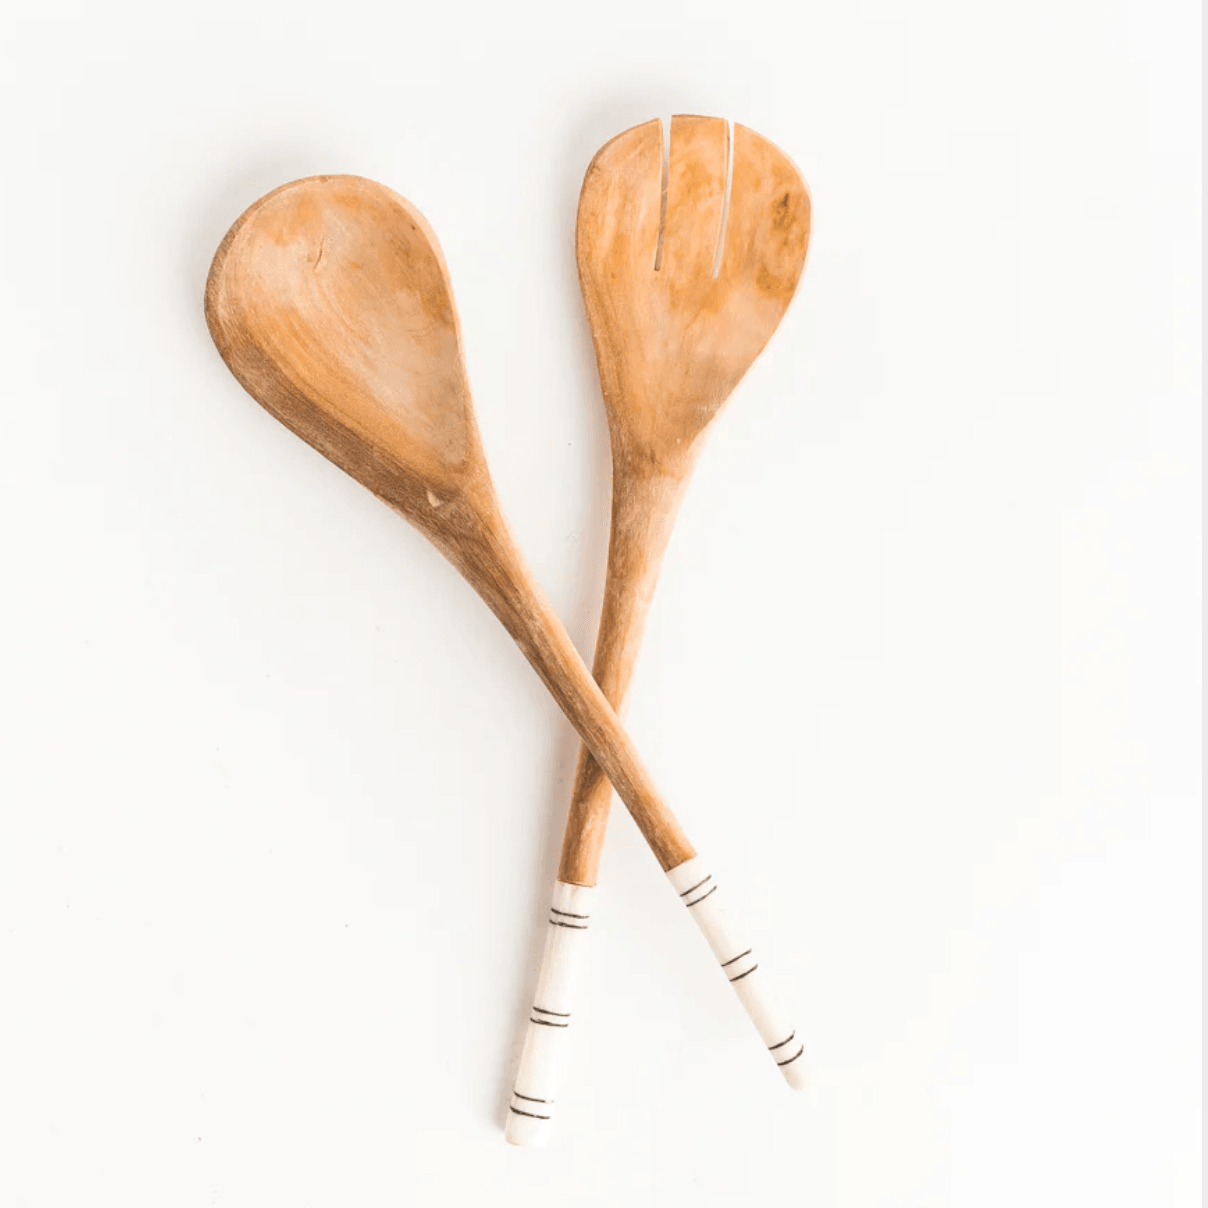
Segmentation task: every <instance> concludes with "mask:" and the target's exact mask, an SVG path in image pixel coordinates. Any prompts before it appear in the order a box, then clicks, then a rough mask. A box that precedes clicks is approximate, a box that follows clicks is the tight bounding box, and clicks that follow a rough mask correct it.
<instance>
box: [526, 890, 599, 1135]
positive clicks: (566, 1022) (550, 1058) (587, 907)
mask: <svg viewBox="0 0 1208 1208" xmlns="http://www.w3.org/2000/svg"><path fill="white" fill-rule="evenodd" d="M594 894H595V890H594V889H588V888H587V887H586V886H583V885H567V884H566V883H565V882H563V881H555V882H554V900H553V902H552V904H551V905H550V911H549V927H548V934H547V935H546V937H545V953H544V955H543V956H542V958H541V974H540V976H539V977H538V979H537V995H536V998H535V999H534V1001H533V1009H532V1011H531V1012H530V1014H529V1024H528V1032H527V1033H526V1034H525V1037H524V1051H523V1052H522V1053H521V1055H520V1069H519V1071H518V1072H517V1074H516V1082H515V1089H514V1090H513V1091H512V1102H511V1104H510V1106H509V1108H508V1123H507V1131H506V1134H505V1135H506V1138H507V1140H508V1141H509V1142H510V1143H511V1144H512V1145H544V1144H545V1143H546V1142H547V1141H548V1140H549V1134H550V1132H551V1131H552V1130H553V1124H552V1123H551V1120H552V1117H553V1114H554V1100H555V1096H556V1095H557V1093H558V1085H559V1083H560V1082H561V1080H562V1071H563V1069H564V1068H565V1066H566V1059H567V1054H568V1050H569V1044H570V1025H571V1003H572V1000H573V999H574V995H575V980H576V974H577V972H578V966H579V964H580V962H581V960H582V951H583V947H584V945H585V943H586V939H587V936H586V932H587V925H588V920H589V919H590V917H591V900H592V897H593V896H594Z"/></svg>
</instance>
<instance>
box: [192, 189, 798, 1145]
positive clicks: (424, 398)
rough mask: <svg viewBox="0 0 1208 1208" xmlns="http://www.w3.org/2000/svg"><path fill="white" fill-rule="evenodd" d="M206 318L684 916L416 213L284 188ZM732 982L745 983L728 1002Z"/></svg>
mask: <svg viewBox="0 0 1208 1208" xmlns="http://www.w3.org/2000/svg"><path fill="white" fill-rule="evenodd" d="M205 308H206V319H207V322H208V323H209V327H210V333H211V335H212V336H213V338H214V343H215V344H216V345H217V347H218V350H219V352H220V353H221V354H222V357H223V359H224V360H225V361H226V363H227V365H228V367H229V368H230V369H231V372H232V373H233V374H234V375H235V377H236V378H237V379H238V380H239V381H240V383H242V385H243V386H244V388H245V389H246V390H247V391H248V392H249V393H250V394H251V395H252V396H253V398H255V399H256V400H257V401H258V402H259V403H261V404H262V405H263V406H264V407H265V408H266V409H267V410H268V411H269V412H271V413H272V414H273V415H275V416H276V417H277V418H278V419H279V420H281V421H282V423H284V424H285V425H286V426H287V427H288V428H290V429H292V430H293V431H294V432H295V433H297V434H298V435H299V436H301V437H302V438H303V440H305V441H307V442H308V443H309V444H311V445H312V446H314V447H315V448H316V449H318V450H319V452H320V453H322V454H324V456H326V457H328V458H329V459H330V460H331V461H333V462H335V464H336V465H338V466H340V468H341V469H343V470H345V471H347V473H349V474H351V475H352V476H353V477H354V478H356V479H357V481H359V482H360V483H362V484H363V485H364V486H366V487H368V488H369V490H371V491H372V492H373V493H374V494H375V495H377V496H378V497H379V498H380V499H382V500H383V501H384V502H385V503H387V504H389V505H390V506H391V507H392V508H394V509H395V510H396V511H398V512H400V513H401V514H402V515H403V516H404V517H406V518H407V519H408V520H410V521H411V523H412V524H414V525H415V526H416V527H417V528H418V529H419V530H420V531H421V532H423V533H424V534H425V535H426V536H427V537H428V538H429V539H430V540H431V541H432V542H433V543H434V544H435V545H436V546H437V548H438V549H440V551H441V552H442V553H443V554H444V555H445V556H446V557H447V558H448V559H449V560H450V561H451V562H452V563H453V565H454V566H456V567H457V568H458V570H460V571H461V573H462V574H463V575H464V576H465V578H466V579H467V580H468V581H469V582H470V584H471V585H472V586H473V587H474V589H475V590H476V591H477V592H478V594H479V595H480V596H481V597H482V599H483V600H484V601H485V602H486V604H487V605H488V606H489V607H490V609H491V610H492V611H493V612H494V613H495V615H496V616H497V617H498V618H499V620H500V621H501V622H502V623H503V625H504V627H505V628H506V629H507V630H508V632H509V633H510V634H511V635H512V637H513V638H514V639H515V641H516V643H517V645H518V646H519V647H520V649H521V651H522V652H523V653H524V655H525V656H526V657H527V658H528V660H529V662H530V663H531V664H532V665H533V667H534V669H535V670H536V672H537V674H538V675H539V676H540V677H541V679H542V681H543V682H544V683H545V685H546V687H547V688H548V689H549V691H550V693H551V694H552V695H553V697H554V699H555V700H556V701H557V702H558V704H559V706H560V707H561V708H562V710H563V712H564V713H565V714H566V716H567V717H568V718H569V719H570V721H571V724H572V725H574V727H575V729H576V730H577V731H578V732H579V735H580V737H581V738H582V739H583V741H584V742H585V743H586V744H587V747H588V749H589V750H590V751H591V752H592V754H593V755H594V756H595V758H596V760H597V761H598V762H599V764H600V766H601V767H602V768H603V769H604V773H605V775H607V776H608V778H609V779H610V780H611V781H612V784H613V786H614V787H615V788H616V790H617V792H618V794H619V795H620V797H621V799H622V800H623V801H624V802H625V804H626V805H627V806H628V808H629V810H630V812H631V814H632V815H633V817H634V820H635V821H636V822H637V824H638V827H639V828H640V830H641V832H642V834H643V836H644V837H645V839H646V841H647V843H648V844H649V845H650V847H651V850H652V851H653V852H654V854H655V856H656V857H657V859H658V861H659V863H660V864H661V865H662V867H663V868H664V869H665V870H666V871H667V873H668V876H669V877H670V878H671V881H672V884H673V885H674V886H675V887H676V889H677V892H681V893H682V892H683V891H684V890H692V891H693V892H692V893H691V894H689V895H688V896H687V900H688V902H689V904H690V905H692V904H694V903H695V902H697V901H699V900H700V896H703V894H705V893H707V892H708V886H707V884H706V885H704V886H700V887H697V888H695V889H694V888H693V886H692V885H691V884H689V882H692V881H695V880H696V877H695V874H694V873H693V871H692V870H693V869H694V868H695V867H697V865H696V864H695V861H696V859H697V856H696V852H695V850H694V849H693V847H692V845H691V844H690V843H689V842H688V839H687V836H686V835H685V834H684V832H683V830H682V828H681V827H680V825H679V823H678V821H677V820H676V818H675V816H674V815H673V814H672V813H671V811H670V810H669V809H668V808H667V806H666V804H665V803H664V802H663V800H662V798H661V797H660V796H659V794H658V791H657V790H656V788H655V786H654V784H653V782H652V781H651V778H650V774H649V772H648V771H647V770H646V768H645V766H644V765H643V764H642V761H641V759H640V758H639V756H638V753H637V751H636V750H635V749H634V747H633V744H632V742H631V741H630V740H629V737H628V735H627V734H626V733H625V731H624V730H623V729H622V727H621V723H620V722H619V721H618V719H617V716H616V714H615V713H614V712H613V710H612V707H611V706H610V705H609V704H608V701H607V700H606V699H605V696H604V694H603V692H601V690H600V688H599V687H598V686H597V684H596V682H595V680H593V679H592V677H591V674H590V672H588V670H587V668H586V666H585V665H584V663H583V660H582V659H581V658H580V657H579V654H578V652H577V651H576V650H575V647H574V645H573V644H572V642H571V640H570V638H569V637H568V636H567V634H566V630H565V629H563V627H562V625H561V624H560V623H559V621H558V618H557V616H556V615H555V614H554V612H553V610H552V609H551V608H550V606H549V603H548V602H547V601H546V599H545V597H544V595H543V594H542V592H541V590H540V588H539V587H538V585H537V583H536V581H535V580H534V579H533V577H532V574H531V572H530V571H529V569H528V567H527V566H526V565H525V562H524V559H523V557H522V556H521V554H520V551H519V549H518V548H517V546H516V543H515V540H514V538H513V536H512V533H511V531H510V529H509V527H508V525H507V521H506V520H505V519H504V516H503V512H502V509H501V508H500V505H499V500H498V498H497V497H496V494H495V490H494V487H493V485H492V483H491V478H490V474H489V472H488V470H487V464H486V458H485V456H484V454H483V450H482V443H481V441H480V439H479V435H478V427H477V424H476V423H475V420H474V411H473V406H472V403H471V399H470V388H469V384H468V382H467V380H466V373H465V366H464V361H463V357H462V342H461V328H460V324H459V322H458V319H457V312H456V309H455V308H454V305H453V293H452V288H451V286H450V284H449V275H448V270H447V268H446V266H445V262H444V258H443V256H442V255H441V252H440V247H439V245H438V243H437V241H436V236H435V234H434V233H433V231H432V229H431V228H430V227H429V226H428V224H427V222H426V221H425V220H424V218H423V216H422V215H421V214H420V213H419V211H418V210H416V209H415V208H414V207H413V206H411V205H410V204H409V203H408V202H406V201H404V200H403V198H401V197H399V196H398V195H397V194H395V193H393V192H391V191H390V190H389V189H387V188H385V187H384V186H382V185H379V184H374V183H373V182H372V181H368V180H364V179H362V178H360V177H355V176H317V177H311V178H309V179H306V180H300V181H295V182H294V183H293V184H289V185H285V186H283V187H282V188H280V189H277V190H276V191H275V192H272V193H269V194H268V195H267V196H265V197H262V198H261V199H260V200H259V201H258V202H256V203H255V204H254V205H252V206H251V207H250V208H249V209H248V210H247V211H246V212H245V213H244V214H243V215H242V217H240V218H239V219H238V220H237V221H236V223H235V225H234V226H233V227H232V228H231V229H230V231H229V232H228V233H227V235H226V238H225V239H224V240H223V241H222V244H221V246H220V247H219V249H218V251H217V253H216V255H215V257H214V262H213V264H212V265H211V268H210V276H209V280H208V282H207V284H206V297H205ZM591 892H592V891H591V889H590V888H587V887H583V886H579V885H575V884H571V883H566V884H560V885H559V887H558V889H557V891H556V893H555V896H554V901H553V905H552V908H551V911H550V918H549V922H550V927H549V934H550V937H551V945H550V955H549V959H548V960H547V970H548V971H552V972H549V974H548V976H546V977H545V979H544V980H543V983H542V986H543V989H542V993H541V994H540V996H539V999H538V1002H537V1004H536V1006H535V1007H534V1011H533V1019H534V1020H535V1021H538V1022H536V1023H535V1024H534V1030H533V1034H532V1035H530V1036H529V1038H528V1041H529V1043H528V1044H527V1046H526V1051H527V1052H528V1054H529V1057H528V1058H527V1060H528V1061H529V1062H530V1065H531V1068H535V1069H539V1070H545V1069H547V1068H551V1069H552V1068H554V1067H555V1066H556V1064H557V1057H558V1050H559V1049H560V1047H561V1046H560V1045H559V1044H558V1040H559V1039H560V1038H561V1037H562V1036H563V1035H564V1034H565V1031H566V1029H567V1027H568V1025H569V1022H570V1012H569V1008H568V1007H567V1006H566V1005H565V1003H564V996H567V995H569V982H568V981H567V976H568V973H569V971H570V970H571V969H572V968H573V961H571V960H570V959H568V951H567V950H568V949H569V950H571V951H573V949H574V948H575V947H576V945H577V944H578V943H579V942H580V941H581V939H582V936H583V935H584V933H585V931H586V929H587V926H588V920H589V916H590V913H591V911H590V906H589V899H590V895H591ZM695 895H700V896H695ZM714 926H715V928H720V927H721V924H720V923H716V924H714ZM714 940H715V945H714V946H715V948H716V947H717V946H718V945H719V944H721V945H723V948H722V950H723V951H731V950H732V952H733V953H735V954H744V955H743V956H742V957H741V959H744V960H745V959H746V957H745V949H747V948H749V945H745V944H742V943H740V942H738V941H737V940H734V939H732V938H731V937H730V935H729V932H723V931H721V930H717V931H716V934H715V936H714ZM731 967H733V963H731ZM748 982H749V983H752V984H753V983H754V982H755V979H754V978H749V979H748V981H747V982H738V983H736V988H738V989H740V991H741V988H742V987H743V986H744V985H746V984H748ZM744 1001H747V1002H748V1006H749V1007H750V1008H751V1009H752V1010H753V1011H754V1012H756V1020H757V1022H758V1023H759V1026H760V1028H761V1031H763V1032H764V1033H765V1034H767V1029H768V1028H769V1027H775V1028H783V1029H784V1034H785V1035H788V1034H789V1029H788V1028H787V1026H785V1025H784V1024H782V1023H780V1022H778V1021H779V1019H780V1017H779V1016H778V1015H776V1014H775V1013H774V1012H773V1010H772V1009H771V1007H770V1006H769V1005H768V1004H767V1003H766V1002H765V1000H764V998H763V997H762V996H761V995H758V994H757V995H755V996H754V997H751V998H749V999H744ZM546 1038H552V1041H551V1040H550V1039H546ZM550 1043H552V1045H553V1048H552V1051H551V1052H549V1053H547V1052H546V1050H545V1049H544V1047H543V1046H544V1045H547V1044H550ZM541 1085H542V1088H544V1082H542V1084H541ZM552 1099H553V1095H552V1094H549V1095H543V1094H541V1093H539V1092H538V1090H537V1089H535V1087H530V1086H529V1085H528V1084H522V1085H519V1086H518V1087H517V1090H516V1094H515V1096H514V1097H513V1100H512V1104H511V1109H510V1113H511V1116H512V1117H514V1118H515V1119H518V1120H521V1121H522V1122H524V1123H527V1124H532V1125H533V1127H535V1128H541V1127H544V1126H545V1125H546V1124H547V1122H548V1120H549V1119H550V1117H551V1115H552V1111H551V1108H550V1101H551V1100H552Z"/></svg>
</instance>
